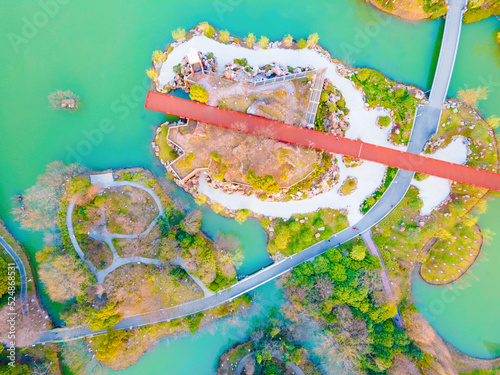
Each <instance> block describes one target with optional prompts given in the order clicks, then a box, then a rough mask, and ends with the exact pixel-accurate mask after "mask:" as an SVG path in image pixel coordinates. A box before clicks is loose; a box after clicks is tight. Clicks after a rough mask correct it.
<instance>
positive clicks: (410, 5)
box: [366, 0, 429, 21]
mask: <svg viewBox="0 0 500 375" xmlns="http://www.w3.org/2000/svg"><path fill="white" fill-rule="evenodd" d="M366 1H367V2H369V3H370V4H371V5H373V6H374V7H375V8H377V9H380V10H382V11H383V12H386V13H390V14H392V15H394V16H397V17H401V18H404V19H407V20H414V21H418V20H424V19H427V18H428V17H429V15H428V14H427V13H426V12H425V11H424V10H423V9H422V7H423V5H424V0H396V1H393V4H394V9H392V10H387V9H385V8H383V7H382V5H380V4H379V3H378V2H377V1H376V0H366Z"/></svg>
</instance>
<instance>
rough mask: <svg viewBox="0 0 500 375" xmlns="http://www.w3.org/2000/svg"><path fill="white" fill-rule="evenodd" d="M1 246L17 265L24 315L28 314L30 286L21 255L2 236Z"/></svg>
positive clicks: (0, 237)
mask: <svg viewBox="0 0 500 375" xmlns="http://www.w3.org/2000/svg"><path fill="white" fill-rule="evenodd" d="M0 245H1V246H2V247H3V248H4V249H5V251H6V252H7V253H8V254H9V255H10V257H11V258H12V259H13V260H14V263H16V267H17V269H18V270H19V279H20V282H21V303H22V309H23V313H24V315H27V314H28V307H27V303H28V285H27V281H26V270H25V268H24V264H23V262H22V261H21V258H19V255H17V253H16V252H15V251H14V249H13V248H12V247H11V246H10V245H9V244H8V243H7V242H6V241H5V240H4V238H3V237H2V236H0Z"/></svg>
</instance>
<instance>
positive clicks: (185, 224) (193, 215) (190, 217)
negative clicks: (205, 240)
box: [179, 210, 203, 234]
mask: <svg viewBox="0 0 500 375" xmlns="http://www.w3.org/2000/svg"><path fill="white" fill-rule="evenodd" d="M201 217H202V213H201V210H193V211H191V212H190V213H189V214H187V216H186V217H185V218H184V219H183V220H182V221H181V223H180V225H179V226H180V228H181V229H182V230H184V231H186V232H188V233H189V234H195V233H196V232H198V231H199V230H200V229H201V225H202V224H203V221H202V220H201Z"/></svg>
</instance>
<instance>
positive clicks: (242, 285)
mask: <svg viewBox="0 0 500 375" xmlns="http://www.w3.org/2000/svg"><path fill="white" fill-rule="evenodd" d="M463 1H464V0H449V2H450V3H451V5H452V8H451V9H450V12H452V11H454V9H455V7H456V6H457V5H456V4H459V5H460V4H462V3H463ZM446 22H447V23H451V22H453V23H456V22H461V18H457V17H447V19H446ZM453 29H455V30H456V28H453V27H450V26H449V27H448V28H445V31H446V30H448V31H447V32H448V33H449V32H452V30H453ZM450 30H451V31H450ZM444 39H446V34H445V38H444ZM443 46H444V47H443V48H448V47H447V44H446V43H443ZM457 47H458V44H455V49H456V48H457ZM455 54H456V51H455V52H454V54H453V55H455ZM443 61H444V60H443ZM453 62H454V61H452V62H451V66H448V69H446V67H445V66H444V64H445V62H442V67H441V68H440V70H439V71H438V72H443V71H444V72H446V71H451V70H452V69H453ZM447 63H448V64H450V62H449V61H448V62H447ZM450 74H451V73H450ZM435 81H436V80H435ZM436 82H438V83H436V85H441V83H439V82H440V81H436ZM448 82H449V80H448ZM446 89H447V88H446ZM439 90H441V88H439ZM152 94H155V93H151V92H149V93H148V99H147V102H146V106H148V100H150V98H151V97H153V95H152ZM159 95H161V94H159ZM431 95H432V90H431ZM154 96H155V97H156V98H160V97H158V96H157V95H154ZM437 97H438V96H434V98H437ZM441 97H442V98H443V100H444V96H442V95H441ZM160 101H161V100H160ZM149 104H151V102H150V103H149ZM441 104H443V103H441ZM156 105H158V103H156ZM153 107H154V106H153ZM148 108H149V107H148ZM210 108H212V107H210ZM219 113H220V112H212V115H215V116H218V114H219ZM240 115H241V114H240ZM440 117H441V108H440V106H437V107H436V102H434V105H427V106H424V107H419V108H418V109H417V113H416V116H415V121H414V124H413V130H412V134H411V137H410V143H409V145H408V150H407V152H408V153H407V155H411V153H414V154H419V153H420V152H421V151H422V149H423V147H424V146H425V143H426V142H427V140H428V138H429V137H430V136H431V135H432V134H433V132H434V130H435V129H436V128H437V124H439V120H440ZM264 120H265V119H264ZM276 124H279V123H276ZM227 125H228V126H230V125H231V123H229V124H227ZM283 125H284V124H283ZM239 130H244V129H239ZM306 131H307V132H311V130H307V129H306ZM320 134H322V135H323V136H327V135H326V134H323V133H320ZM330 142H332V143H335V141H331V140H330ZM343 147H344V149H346V151H347V148H346V147H345V145H344V146H343ZM375 147H376V146H375ZM338 148H339V149H341V148H342V147H338ZM359 151H360V152H359V153H360V154H361V149H359ZM333 152H338V153H342V152H341V151H335V150H334V151H333ZM348 155H350V154H348ZM358 156H359V155H358ZM409 169H410V170H402V169H400V170H399V171H398V173H397V174H396V176H395V178H394V180H393V182H392V184H391V185H390V186H389V188H388V189H387V190H386V192H385V193H384V195H382V197H381V199H380V200H379V201H378V202H377V203H376V204H375V205H374V206H373V207H372V209H371V210H370V211H369V212H368V213H367V214H366V215H365V216H364V217H363V218H362V219H361V220H360V221H359V222H358V223H356V224H355V227H351V228H347V229H345V230H343V231H342V232H339V233H337V234H335V235H333V236H332V237H331V238H330V239H329V240H326V241H321V242H318V243H316V244H314V245H313V246H310V247H308V248H307V249H305V250H303V251H302V252H300V253H298V254H294V255H292V256H290V257H287V258H284V259H282V260H281V261H279V262H277V263H273V264H271V265H270V266H268V267H266V268H263V269H262V270H260V271H259V272H257V273H255V274H252V275H249V276H247V277H245V278H244V279H242V280H241V281H239V282H237V283H236V284H234V285H233V286H232V287H231V288H229V289H225V290H222V291H220V292H217V293H216V294H214V295H212V296H210V297H205V298H202V299H199V300H196V301H192V302H188V303H185V304H182V305H178V306H174V307H171V308H167V309H162V310H159V311H155V312H150V313H145V314H140V315H136V316H132V317H127V318H124V319H122V320H121V321H120V322H119V323H117V324H116V325H115V326H114V328H115V329H130V328H134V327H140V326H145V325H149V324H154V323H159V322H164V321H169V320H171V319H175V318H180V317H184V316H188V315H192V314H195V313H198V312H201V311H204V310H207V309H210V308H213V307H216V306H218V305H221V304H223V303H225V302H228V301H231V300H233V299H234V298H237V297H238V296H241V295H242V294H245V293H247V292H249V291H251V290H253V289H255V288H257V287H259V286H260V285H262V284H265V283H267V282H269V281H271V280H273V279H275V278H277V277H279V276H281V275H282V274H284V273H286V272H288V271H290V270H291V269H292V268H293V267H295V266H297V265H299V264H301V263H303V262H306V261H310V260H312V259H313V258H314V257H316V256H318V255H320V254H322V253H324V252H325V251H326V250H328V249H329V248H331V247H336V246H339V245H340V244H342V243H344V242H346V241H349V240H350V239H352V238H355V237H357V236H359V235H361V234H363V233H364V232H366V231H368V230H369V229H370V228H371V227H372V226H373V225H375V224H376V223H378V222H379V221H381V220H382V219H383V218H384V217H385V216H387V215H388V214H389V213H390V212H391V211H392V209H393V208H394V207H396V205H397V204H399V202H401V200H402V199H403V197H404V196H405V194H406V192H407V190H408V188H409V186H410V182H411V179H412V178H413V174H414V172H413V171H412V170H413V169H412V168H409ZM423 173H425V172H423ZM493 175H495V174H493ZM354 228H357V229H354ZM382 263H383V261H382ZM384 267H385V266H384ZM100 333H104V331H97V332H92V331H91V330H90V329H89V328H88V327H75V328H68V329H65V330H52V331H46V332H42V333H41V334H40V336H39V338H38V340H37V343H45V342H54V341H64V340H73V339H77V338H81V337H87V336H93V335H95V334H100Z"/></svg>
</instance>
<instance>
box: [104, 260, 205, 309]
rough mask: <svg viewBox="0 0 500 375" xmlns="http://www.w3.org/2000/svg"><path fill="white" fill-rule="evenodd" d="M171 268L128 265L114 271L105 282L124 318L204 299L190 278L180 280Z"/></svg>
mask: <svg viewBox="0 0 500 375" xmlns="http://www.w3.org/2000/svg"><path fill="white" fill-rule="evenodd" d="M170 270H171V268H170V267H157V266H149V265H144V264H141V265H126V266H123V267H120V268H118V269H117V270H115V271H113V272H112V273H111V274H110V275H109V276H108V277H107V278H106V280H105V281H104V291H105V292H106V294H107V295H108V297H109V299H110V300H111V301H114V302H118V303H119V304H118V309H117V312H118V313H121V314H123V315H124V316H131V315H135V314H141V313H144V312H148V311H155V310H159V309H162V308H165V307H171V306H174V305H178V304H182V303H184V302H188V301H192V300H195V299H198V298H202V297H203V293H202V291H201V290H200V289H199V287H198V286H197V285H196V284H195V283H194V281H192V280H191V279H190V278H186V279H182V280H177V279H176V278H175V277H173V276H172V275H170Z"/></svg>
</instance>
